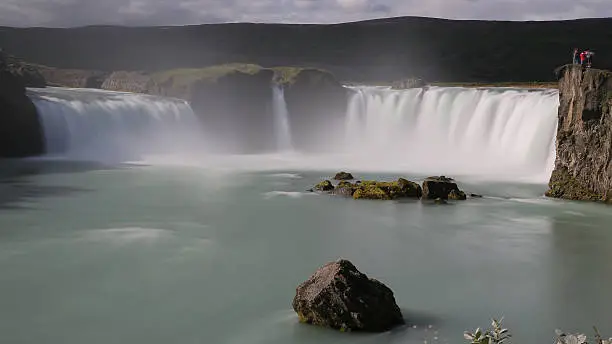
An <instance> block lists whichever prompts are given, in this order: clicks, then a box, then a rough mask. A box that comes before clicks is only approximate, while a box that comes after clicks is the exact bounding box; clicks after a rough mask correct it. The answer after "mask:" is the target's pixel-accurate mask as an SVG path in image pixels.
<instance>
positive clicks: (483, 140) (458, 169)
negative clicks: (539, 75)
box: [343, 87, 559, 179]
mask: <svg viewBox="0 0 612 344" xmlns="http://www.w3.org/2000/svg"><path fill="white" fill-rule="evenodd" d="M353 91H354V93H353V94H352V95H351V97H350V99H349V104H348V111H347V115H346V124H345V138H344V142H343V146H344V148H345V150H346V151H347V152H359V155H363V156H364V157H367V160H368V161H369V162H370V164H373V165H380V166H381V167H382V169H384V167H385V166H389V165H390V164H391V165H394V167H399V166H403V167H404V168H405V169H408V170H410V171H415V172H422V173H437V174H445V173H446V174H470V175H475V174H478V175H483V174H484V175H505V176H513V175H515V176H525V175H531V176H533V175H539V176H541V179H546V178H548V176H549V175H550V173H551V172H552V168H553V165H554V159H555V134H556V128H557V108H558V103H559V96H558V92H557V90H548V89H546V90H527V89H501V88H496V89H493V88H489V89H474V88H461V87H451V88H449V87H430V88H427V89H420V88H419V89H409V90H391V89H388V88H380V87H357V88H353ZM359 155H356V157H357V158H359Z"/></svg>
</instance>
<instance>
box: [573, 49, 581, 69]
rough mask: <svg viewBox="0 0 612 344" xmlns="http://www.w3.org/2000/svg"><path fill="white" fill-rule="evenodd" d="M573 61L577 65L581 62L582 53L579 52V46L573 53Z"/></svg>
mask: <svg viewBox="0 0 612 344" xmlns="http://www.w3.org/2000/svg"><path fill="white" fill-rule="evenodd" d="M572 63H573V64H575V65H577V64H580V53H579V52H578V48H574V53H573V54H572Z"/></svg>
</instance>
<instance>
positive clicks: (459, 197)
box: [448, 190, 467, 201]
mask: <svg viewBox="0 0 612 344" xmlns="http://www.w3.org/2000/svg"><path fill="white" fill-rule="evenodd" d="M448 199H452V200H455V201H465V200H466V199H467V196H466V194H465V192H463V191H461V190H451V192H449V193H448Z"/></svg>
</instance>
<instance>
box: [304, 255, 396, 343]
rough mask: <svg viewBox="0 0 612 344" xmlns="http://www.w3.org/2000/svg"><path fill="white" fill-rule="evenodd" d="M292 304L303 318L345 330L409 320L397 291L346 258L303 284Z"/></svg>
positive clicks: (385, 327)
mask: <svg viewBox="0 0 612 344" xmlns="http://www.w3.org/2000/svg"><path fill="white" fill-rule="evenodd" d="M292 305H293V309H294V310H295V312H296V313H297V314H298V317H299V319H300V321H301V322H304V323H308V324H312V325H316V326H322V327H329V328H334V329H338V330H341V331H365V332H384V331H388V330H390V329H392V328H393V327H395V326H399V325H402V324H404V323H405V322H404V318H403V317H402V313H401V311H400V309H399V307H398V306H397V303H396V302H395V297H394V295H393V291H391V289H389V288H388V287H387V286H386V285H384V284H383V283H381V282H379V281H377V280H375V279H373V278H368V277H367V276H366V275H365V274H364V273H362V272H360V271H359V270H357V268H356V267H355V265H353V264H352V263H351V262H350V261H348V260H345V259H341V260H338V261H335V262H330V263H327V264H325V265H324V266H322V267H320V268H319V269H318V270H317V271H316V272H315V273H314V274H313V275H312V276H311V277H310V278H309V279H308V280H307V281H305V282H304V283H302V284H300V285H299V286H298V287H297V289H296V294H295V297H294V298H293V304H292Z"/></svg>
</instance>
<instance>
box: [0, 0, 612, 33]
mask: <svg viewBox="0 0 612 344" xmlns="http://www.w3.org/2000/svg"><path fill="white" fill-rule="evenodd" d="M396 16H424V17H437V18H450V19H489V20H557V19H574V18H587V17H612V0H0V26H19V27H29V26H44V27H74V26H85V25H130V26H148V25H187V24H202V23H224V22H275V23H339V22H348V21H357V20H364V19H372V18H382V17H396Z"/></svg>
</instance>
